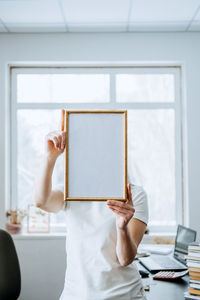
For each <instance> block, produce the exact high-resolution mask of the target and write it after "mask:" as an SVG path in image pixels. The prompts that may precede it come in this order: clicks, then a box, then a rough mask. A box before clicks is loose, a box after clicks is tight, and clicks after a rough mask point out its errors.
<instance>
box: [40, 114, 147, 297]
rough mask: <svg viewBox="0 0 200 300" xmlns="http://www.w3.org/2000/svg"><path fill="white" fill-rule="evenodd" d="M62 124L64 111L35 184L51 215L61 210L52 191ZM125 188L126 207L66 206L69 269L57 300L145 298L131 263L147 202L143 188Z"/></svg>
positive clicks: (117, 203)
mask: <svg viewBox="0 0 200 300" xmlns="http://www.w3.org/2000/svg"><path fill="white" fill-rule="evenodd" d="M63 124H64V111H63V110H62V125H61V131H54V132H51V133H49V134H48V135H47V136H46V151H45V156H44V160H43V164H42V166H41V169H40V172H39V174H38V176H37V178H36V180H35V185H34V201H35V203H36V206H38V207H40V208H41V209H43V210H45V211H48V212H55V213H57V212H59V211H60V210H61V209H62V208H63V207H65V205H64V203H63V202H64V200H63V199H64V195H63V188H62V191H61V190H57V189H56V190H52V188H51V181H52V173H53V169H54V166H55V163H56V160H57V158H58V156H59V155H61V154H62V153H63V151H64V149H65V132H64V131H63V130H64V126H63ZM77 188H78V187H77ZM127 189H128V200H127V201H126V202H120V201H115V200H109V199H108V200H107V201H106V202H88V201H79V202H76V201H75V202H73V201H70V202H68V203H67V205H66V207H65V211H66V222H67V236H66V252H67V270H66V276H65V285H64V290H63V292H62V295H61V297H60V300H111V299H112V300H133V299H134V300H136V299H138V300H139V299H140V300H144V299H146V297H145V294H144V289H143V286H142V283H141V277H140V275H139V272H138V270H137V267H136V265H135V263H132V262H133V260H134V258H135V255H136V253H137V247H138V245H139V243H140V242H141V240H142V237H143V235H144V232H145V229H146V225H147V222H148V207H147V198H146V194H145V192H144V190H143V189H142V188H141V187H138V186H134V185H131V184H128V186H127ZM133 204H134V206H133Z"/></svg>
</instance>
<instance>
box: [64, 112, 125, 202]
mask: <svg viewBox="0 0 200 300" xmlns="http://www.w3.org/2000/svg"><path fill="white" fill-rule="evenodd" d="M65 131H66V147H65V200H66V201H106V200H107V199H114V200H122V201H125V200H126V199H127V111H121V110H120V111H119V110H117V111H107V110H106V111H103V110H102V111H101V110H99V111H95V110H91V111H67V110H66V111H65Z"/></svg>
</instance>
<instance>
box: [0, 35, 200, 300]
mask: <svg viewBox="0 0 200 300" xmlns="http://www.w3.org/2000/svg"><path fill="white" fill-rule="evenodd" d="M38 61H40V62H42V61H46V62H47V61H49V62H51V61H54V62H56V61H57V62H61V61H63V62H70V61H98V62H101V61H110V62H112V61H124V62H126V61H133V62H137V61H147V62H158V61H160V62H168V61H170V62H177V61H178V62H181V63H184V65H185V74H184V75H185V87H186V102H187V128H186V129H187V132H188V140H187V147H188V153H187V161H188V172H187V176H188V203H189V207H188V209H187V207H186V211H185V215H186V216H188V224H187V225H189V226H191V227H192V228H194V229H196V230H199V229H200V221H199V220H200V218H199V212H200V201H199V179H200V163H199V154H200V130H199V128H200V126H199V125H200V118H199V111H200V99H199V96H200V82H199V78H200V33H137V34H136V33H120V34H118V33H114V34H109V33H107V34H100V33H99V34H95V33H93V34H65V33H63V34H62V33H61V34H1V35H0V141H1V148H0V226H1V227H3V224H4V210H5V207H4V202H5V201H4V200H5V197H6V196H5V176H4V174H5V147H4V140H5V138H6V135H5V122H4V115H5V99H6V77H5V72H6V63H11V62H38ZM184 184H185V186H186V185H187V181H186V182H185V183H184ZM186 196H187V195H186ZM59 242H60V246H59V247H62V242H61V241H59ZM55 244H56V242H55ZM55 244H54V243H51V244H50V242H49V241H48V240H45V241H44V243H41V240H40V241H39V242H37V245H38V247H39V248H40V255H38V253H39V252H33V254H32V258H31V260H32V261H31V262H30V264H29V266H30V269H29V268H27V266H28V263H27V261H28V259H30V257H29V255H28V253H31V252H29V249H32V248H33V247H35V245H36V244H35V241H32V242H30V241H29V242H27V241H26V240H25V241H24V240H22V241H20V242H19V241H17V244H16V245H17V248H18V249H19V256H20V260H21V261H22V265H23V267H22V272H23V278H24V280H25V285H24V286H23V291H22V295H25V297H24V298H22V299H31V297H32V296H31V295H33V291H34V290H35V286H36V285H34V289H33V287H32V285H31V283H30V281H28V280H27V278H28V277H27V276H28V274H29V271H30V270H31V269H32V268H33V266H32V263H35V262H37V267H38V274H44V269H43V267H42V261H44V260H45V261H47V260H48V262H49V264H47V265H49V266H50V265H51V261H52V259H53V260H54V262H55V265H54V271H55V273H56V274H57V273H59V268H60V267H59V266H61V264H62V263H63V260H64V254H63V255H60V256H58V257H55V256H53V255H52V252H51V254H50V253H49V252H48V251H47V249H49V246H50V247H52V248H53V247H54V245H55ZM44 245H45V246H44ZM20 249H21V250H20ZM22 249H24V250H23V251H26V258H23V257H22V256H23V255H24V254H23V251H22ZM25 249H27V250H25ZM46 253H47V254H46ZM26 264H27V265H26ZM48 270H49V271H48V272H47V273H46V276H47V277H46V281H45V282H43V284H44V287H43V291H45V290H48V291H49V295H54V289H55V287H54V285H53V284H51V282H52V278H53V277H52V276H53V275H52V273H51V271H50V269H48ZM42 276H43V275H42ZM35 280H36V279H35ZM40 280H41V279H40V278H38V282H37V284H38V287H41V285H40ZM49 283H50V284H49ZM59 288H60V287H59ZM59 288H58V289H59ZM38 290H39V289H38ZM45 293H46V292H43V294H42V291H41V294H40V296H38V298H37V300H40V299H41V300H46V299H50V298H48V297H47V296H46V294H45ZM28 295H29V296H28ZM38 295H39V294H38ZM52 299H53V298H52ZM54 299H55V298H54Z"/></svg>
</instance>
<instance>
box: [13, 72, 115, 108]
mask: <svg viewBox="0 0 200 300" xmlns="http://www.w3.org/2000/svg"><path fill="white" fill-rule="evenodd" d="M109 84H110V77H109V75H107V74H18V75H17V101H18V102H37V103H38V102H50V103H52V102H55V103H59V102H75V103H82V102H86V103H87V102H108V101H109V97H110V94H109V93H110V91H109Z"/></svg>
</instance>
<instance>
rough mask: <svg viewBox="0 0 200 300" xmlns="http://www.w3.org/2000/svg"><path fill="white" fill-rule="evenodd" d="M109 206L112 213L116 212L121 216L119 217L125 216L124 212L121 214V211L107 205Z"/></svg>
mask: <svg viewBox="0 0 200 300" xmlns="http://www.w3.org/2000/svg"><path fill="white" fill-rule="evenodd" d="M109 208H110V209H111V210H112V211H113V212H114V213H116V214H117V215H119V216H121V217H125V216H126V215H125V214H123V213H121V212H119V211H117V210H116V209H114V208H111V207H109Z"/></svg>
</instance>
